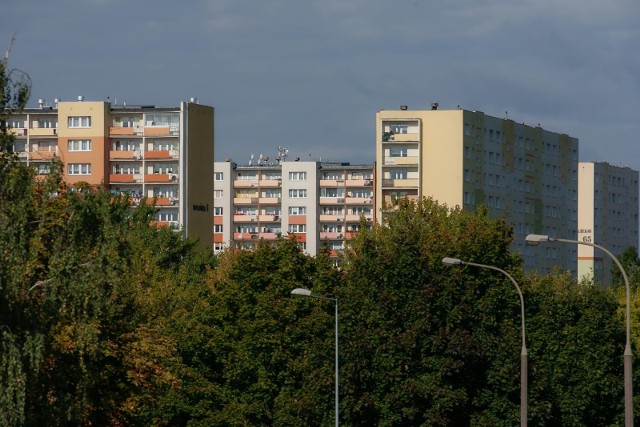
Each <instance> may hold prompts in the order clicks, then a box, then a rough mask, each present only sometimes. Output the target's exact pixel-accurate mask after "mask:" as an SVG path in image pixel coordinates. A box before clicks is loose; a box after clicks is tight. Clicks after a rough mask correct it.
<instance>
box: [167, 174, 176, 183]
mask: <svg viewBox="0 0 640 427" xmlns="http://www.w3.org/2000/svg"><path fill="white" fill-rule="evenodd" d="M169 179H170V180H171V181H173V182H176V181H178V174H177V173H170V174H169Z"/></svg>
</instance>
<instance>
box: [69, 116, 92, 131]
mask: <svg viewBox="0 0 640 427" xmlns="http://www.w3.org/2000/svg"><path fill="white" fill-rule="evenodd" d="M68 125H69V127H70V128H88V127H91V116H69V118H68Z"/></svg>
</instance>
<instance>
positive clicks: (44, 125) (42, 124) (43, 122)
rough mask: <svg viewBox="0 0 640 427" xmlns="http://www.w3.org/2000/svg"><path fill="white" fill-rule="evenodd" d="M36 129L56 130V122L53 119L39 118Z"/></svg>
mask: <svg viewBox="0 0 640 427" xmlns="http://www.w3.org/2000/svg"><path fill="white" fill-rule="evenodd" d="M38 127H39V128H40V129H50V128H57V127H58V122H57V121H56V119H55V118H53V117H40V118H39V119H38Z"/></svg>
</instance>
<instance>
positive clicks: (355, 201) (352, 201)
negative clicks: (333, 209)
mask: <svg viewBox="0 0 640 427" xmlns="http://www.w3.org/2000/svg"><path fill="white" fill-rule="evenodd" d="M346 200H347V205H366V204H368V203H371V197H347V199H346Z"/></svg>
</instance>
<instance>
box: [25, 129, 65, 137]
mask: <svg viewBox="0 0 640 427" xmlns="http://www.w3.org/2000/svg"><path fill="white" fill-rule="evenodd" d="M57 133H58V129H56V128H35V129H29V135H31V136H56V134H57ZM25 135H26V129H25Z"/></svg>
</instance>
